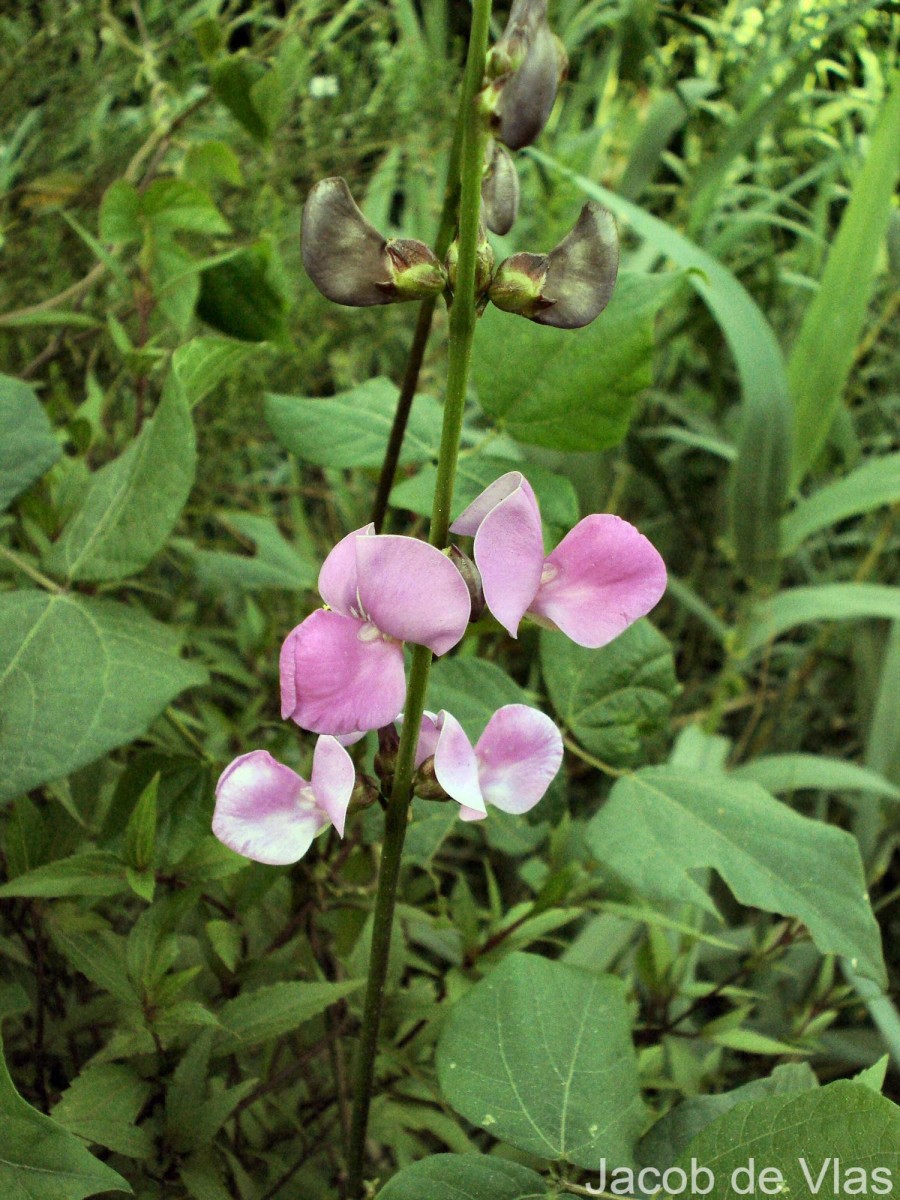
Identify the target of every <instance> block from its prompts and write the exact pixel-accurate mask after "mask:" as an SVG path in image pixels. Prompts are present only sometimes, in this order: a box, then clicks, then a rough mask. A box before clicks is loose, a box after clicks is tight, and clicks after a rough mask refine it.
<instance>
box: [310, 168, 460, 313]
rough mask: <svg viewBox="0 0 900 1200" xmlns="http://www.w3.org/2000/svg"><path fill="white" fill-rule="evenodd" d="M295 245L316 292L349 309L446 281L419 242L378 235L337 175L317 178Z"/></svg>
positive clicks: (420, 293)
mask: <svg viewBox="0 0 900 1200" xmlns="http://www.w3.org/2000/svg"><path fill="white" fill-rule="evenodd" d="M301 247H302V251H303V265H304V267H305V268H306V271H307V274H308V275H309V277H310V279H311V280H312V281H313V283H314V284H315V285H316V287H317V288H318V289H319V291H320V292H321V293H322V295H323V296H326V297H327V298H328V299H329V300H333V301H335V303H337V304H346V305H349V306H351V307H353V308H366V307H368V306H370V305H374V304H393V303H395V302H397V301H400V300H417V299H421V298H422V297H424V296H434V295H436V294H437V293H438V292H440V291H442V290H443V288H444V284H445V282H446V278H445V275H444V271H443V268H442V267H441V265H440V263H439V262H438V260H437V258H436V257H435V255H434V254H433V252H432V251H431V250H429V248H428V247H427V246H426V245H425V244H424V243H423V242H417V241H414V240H412V239H409V238H395V239H391V240H390V241H388V240H386V239H385V238H383V237H382V236H381V234H380V233H379V232H378V230H377V229H376V228H375V227H374V225H372V224H370V222H369V221H367V220H366V218H365V217H364V216H363V214H362V213H361V212H360V210H359V208H358V207H357V204H356V202H355V201H354V199H353V197H352V196H351V194H350V189H349V187H348V186H347V182H346V180H344V179H340V178H333V179H322V180H320V181H319V182H318V183H317V184H316V185H315V186H314V187H313V189H312V191H311V192H310V193H309V196H308V197H307V200H306V204H305V205H304V208H303V231H302V235H301Z"/></svg>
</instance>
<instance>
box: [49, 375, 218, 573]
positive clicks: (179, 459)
mask: <svg viewBox="0 0 900 1200" xmlns="http://www.w3.org/2000/svg"><path fill="white" fill-rule="evenodd" d="M196 463H197V450H196V444H195V438H194V425H193V422H192V421H191V414H190V411H189V410H188V407H187V404H186V403H185V401H184V398H183V397H182V396H181V395H180V394H179V393H178V390H177V388H171V389H167V390H166V394H165V395H164V396H163V399H162V400H161V401H160V404H159V407H158V408H157V410H156V415H155V416H154V417H153V418H152V420H150V421H148V422H147V423H146V425H145V426H144V428H143V429H142V430H141V433H140V435H139V436H138V438H137V439H136V440H135V441H133V442H132V443H131V445H130V446H129V447H128V449H127V450H125V452H124V453H123V454H121V455H120V456H119V457H118V458H117V459H114V460H113V461H112V462H111V463H107V465H106V466H105V467H101V468H100V470H99V471H97V472H96V474H95V475H94V476H93V477H92V478H91V484H90V487H89V488H88V491H87V494H86V496H85V497H84V500H83V501H82V504H81V507H80V508H79V509H78V511H77V512H76V514H75V516H74V517H73V518H72V519H71V521H69V523H68V524H67V525H66V527H65V529H64V530H63V533H62V536H61V537H60V539H59V541H58V542H57V543H56V544H55V545H54V546H53V548H52V549H51V551H50V553H49V554H48V556H47V560H46V566H47V569H48V570H50V571H53V572H56V573H58V574H60V575H65V576H66V578H68V579H87V580H101V579H122V578H124V577H125V576H126V575H133V574H135V573H136V572H137V571H140V570H141V569H142V568H143V567H145V566H146V565H147V563H148V562H149V561H150V560H151V558H153V556H154V555H155V554H156V553H157V552H158V551H159V550H161V549H162V547H163V545H164V544H165V541H166V538H167V537H168V536H169V533H170V532H171V530H172V527H173V526H174V524H175V522H176V521H177V520H178V517H179V515H180V513H181V510H182V508H183V507H184V505H185V502H186V500H187V498H188V494H189V493H190V490H191V487H192V486H193V483H194V471H195V469H196Z"/></svg>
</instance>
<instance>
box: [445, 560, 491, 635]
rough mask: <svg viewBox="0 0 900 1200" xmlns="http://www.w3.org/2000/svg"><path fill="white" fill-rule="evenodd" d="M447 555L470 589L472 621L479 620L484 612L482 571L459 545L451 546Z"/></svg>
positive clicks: (470, 618)
mask: <svg viewBox="0 0 900 1200" xmlns="http://www.w3.org/2000/svg"><path fill="white" fill-rule="evenodd" d="M447 557H448V558H449V559H450V561H451V562H452V563H454V564H455V565H456V567H457V569H458V570H459V573H460V575H462V577H463V579H464V580H465V582H466V587H467V588H468V589H469V598H470V599H471V601H472V615H471V616H470V617H469V620H470V621H477V620H478V618H479V617H480V616H481V614H482V613H483V612H484V589H483V588H482V586H481V572H480V571H479V570H478V568H477V567H476V566H475V564H474V563H473V562H472V560H471V558H469V556H468V555H467V554H463V552H462V550H460V548H459V546H450V547H449V549H448V550H447Z"/></svg>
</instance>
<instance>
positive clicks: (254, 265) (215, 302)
mask: <svg viewBox="0 0 900 1200" xmlns="http://www.w3.org/2000/svg"><path fill="white" fill-rule="evenodd" d="M268 268H269V253H268V249H267V247H266V246H265V245H264V244H258V245H256V246H250V247H249V248H248V249H246V250H242V251H241V252H240V253H239V254H234V255H232V256H231V257H230V258H228V259H227V260H226V261H225V262H220V263H218V264H217V265H216V266H212V267H206V268H205V269H204V270H203V271H202V272H201V273H200V295H199V297H198V299H197V316H198V317H200V318H201V319H202V320H204V321H206V323H207V324H208V325H212V327H213V328H214V329H218V330H219V331H220V333H224V334H226V335H227V336H228V337H233V338H238V339H239V340H240V341H243V342H266V341H278V340H279V339H281V338H282V337H283V336H284V319H285V313H286V311H287V304H286V302H285V298H284V296H283V295H282V294H281V292H280V291H279V290H278V289H277V288H276V287H275V285H274V284H273V283H272V282H271V281H270V280H269V270H268Z"/></svg>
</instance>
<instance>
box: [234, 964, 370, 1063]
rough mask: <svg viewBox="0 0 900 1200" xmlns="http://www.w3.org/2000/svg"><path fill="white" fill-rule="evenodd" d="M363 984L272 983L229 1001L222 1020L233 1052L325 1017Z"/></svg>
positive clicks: (350, 981) (349, 982)
mask: <svg viewBox="0 0 900 1200" xmlns="http://www.w3.org/2000/svg"><path fill="white" fill-rule="evenodd" d="M364 984H365V980H364V979H345V980H342V981H341V982H340V983H303V982H294V983H273V984H269V985H268V986H267V987H261V988H258V989H257V990H256V991H255V992H242V993H241V995H239V996H236V997H235V998H234V999H233V1000H229V1001H227V1002H226V1003H225V1004H224V1005H223V1006H222V1008H221V1009H220V1011H219V1020H220V1022H221V1023H222V1025H224V1026H225V1028H226V1030H228V1033H229V1035H230V1037H229V1039H228V1040H229V1042H230V1043H233V1045H232V1049H233V1048H234V1047H235V1046H237V1045H244V1046H252V1045H255V1044H256V1043H257V1042H266V1041H268V1040H269V1039H270V1038H275V1037H280V1036H281V1035H282V1034H283V1033H290V1032H291V1031H293V1030H294V1029H296V1028H297V1026H298V1025H299V1024H301V1022H303V1021H308V1020H309V1019H310V1018H311V1017H317V1016H318V1015H319V1014H320V1013H323V1012H324V1011H325V1009H326V1008H327V1007H328V1006H329V1004H334V1003H335V1002H336V1001H337V1000H343V998H344V997H345V996H351V995H352V994H353V993H354V992H358V991H359V990H360V988H361V987H362V986H363V985H364Z"/></svg>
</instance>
